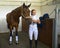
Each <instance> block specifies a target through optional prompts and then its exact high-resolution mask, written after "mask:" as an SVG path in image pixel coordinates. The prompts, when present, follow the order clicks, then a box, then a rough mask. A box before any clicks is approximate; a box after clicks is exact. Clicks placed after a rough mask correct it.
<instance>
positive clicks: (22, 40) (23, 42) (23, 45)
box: [0, 32, 48, 48]
mask: <svg viewBox="0 0 60 48" xmlns="http://www.w3.org/2000/svg"><path fill="white" fill-rule="evenodd" d="M13 37H14V38H13V44H12V45H9V44H8V43H9V42H8V39H9V33H0V48H29V40H28V39H29V38H28V33H26V32H19V44H18V45H16V44H15V34H14V35H13ZM33 43H34V41H33ZM33 46H34V44H33ZM38 48H48V47H47V46H46V45H44V44H43V43H41V42H38Z"/></svg>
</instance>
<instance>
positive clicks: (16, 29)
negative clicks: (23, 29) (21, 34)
mask: <svg viewBox="0 0 60 48" xmlns="http://www.w3.org/2000/svg"><path fill="white" fill-rule="evenodd" d="M15 28H16V37H15V38H16V44H18V26H16V27H15Z"/></svg>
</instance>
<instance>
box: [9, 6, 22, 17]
mask: <svg viewBox="0 0 60 48" xmlns="http://www.w3.org/2000/svg"><path fill="white" fill-rule="evenodd" d="M22 7H23V6H19V7H17V8H15V9H14V10H12V11H11V12H10V13H11V15H13V16H20V15H21V10H22Z"/></svg>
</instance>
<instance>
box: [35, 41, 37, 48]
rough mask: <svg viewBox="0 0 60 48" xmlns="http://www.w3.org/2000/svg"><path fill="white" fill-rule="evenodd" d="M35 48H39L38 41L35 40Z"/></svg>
mask: <svg viewBox="0 0 60 48" xmlns="http://www.w3.org/2000/svg"><path fill="white" fill-rule="evenodd" d="M35 48H37V40H35Z"/></svg>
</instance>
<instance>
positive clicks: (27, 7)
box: [22, 3, 31, 17]
mask: <svg viewBox="0 0 60 48" xmlns="http://www.w3.org/2000/svg"><path fill="white" fill-rule="evenodd" d="M30 6H31V4H29V5H25V3H23V9H22V13H23V15H24V17H27V16H30V10H29V7H30Z"/></svg>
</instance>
